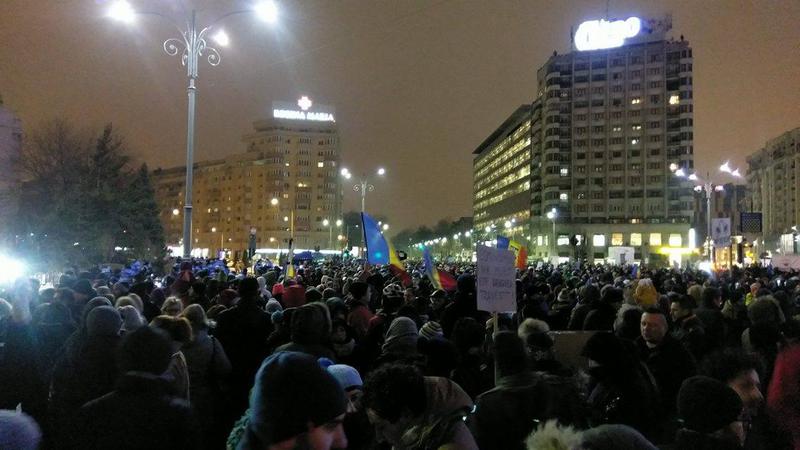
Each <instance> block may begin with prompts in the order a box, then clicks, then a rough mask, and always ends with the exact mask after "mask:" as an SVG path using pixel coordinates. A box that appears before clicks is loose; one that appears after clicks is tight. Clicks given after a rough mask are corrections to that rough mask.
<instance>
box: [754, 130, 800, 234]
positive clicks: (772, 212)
mask: <svg viewBox="0 0 800 450" xmlns="http://www.w3.org/2000/svg"><path fill="white" fill-rule="evenodd" d="M747 164H748V169H747V187H748V191H749V196H750V198H749V199H748V200H749V203H750V204H749V205H748V206H749V207H750V209H751V210H752V211H756V212H761V213H762V231H763V235H764V238H766V240H767V244H768V246H767V247H766V248H767V249H774V248H775V246H774V245H772V244H775V243H777V242H778V240H779V238H780V236H781V235H784V234H792V233H796V228H795V230H793V229H792V227H797V226H798V225H800V192H798V191H800V127H799V128H795V129H793V130H790V131H787V132H785V133H783V134H781V135H780V136H778V137H776V138H774V139H770V140H769V141H767V143H766V145H765V146H764V147H763V148H761V149H760V150H758V151H757V152H755V153H753V154H752V155H750V156H748V157H747Z"/></svg>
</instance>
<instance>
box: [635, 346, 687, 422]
mask: <svg viewBox="0 0 800 450" xmlns="http://www.w3.org/2000/svg"><path fill="white" fill-rule="evenodd" d="M635 343H636V348H637V349H638V351H639V355H640V357H641V359H642V361H644V363H645V364H646V365H647V368H648V369H649V370H650V373H652V374H653V378H655V380H656V383H657V385H658V389H659V391H660V394H661V404H662V406H663V407H664V410H665V412H666V413H667V414H668V415H670V414H674V412H675V402H676V401H677V399H678V391H679V390H680V388H681V384H682V383H683V380H685V379H687V378H689V377H691V376H693V375H695V374H696V373H697V366H696V363H695V360H694V358H693V357H692V355H691V354H690V353H689V351H688V350H686V348H684V347H683V345H681V343H680V342H678V341H677V340H676V339H675V338H673V337H672V336H670V335H669V334H667V335H666V336H664V340H663V341H662V342H661V344H660V345H659V346H658V347H655V348H649V347H648V346H647V344H646V343H645V341H644V339H642V337H641V336H640V337H638V338H637V339H636V341H635Z"/></svg>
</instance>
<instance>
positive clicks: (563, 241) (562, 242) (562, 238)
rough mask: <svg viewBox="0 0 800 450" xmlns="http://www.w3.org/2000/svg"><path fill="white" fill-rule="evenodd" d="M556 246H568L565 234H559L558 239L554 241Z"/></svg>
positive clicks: (567, 238)
mask: <svg viewBox="0 0 800 450" xmlns="http://www.w3.org/2000/svg"><path fill="white" fill-rule="evenodd" d="M556 244H558V245H569V236H567V235H566V234H559V235H558V239H557V240H556Z"/></svg>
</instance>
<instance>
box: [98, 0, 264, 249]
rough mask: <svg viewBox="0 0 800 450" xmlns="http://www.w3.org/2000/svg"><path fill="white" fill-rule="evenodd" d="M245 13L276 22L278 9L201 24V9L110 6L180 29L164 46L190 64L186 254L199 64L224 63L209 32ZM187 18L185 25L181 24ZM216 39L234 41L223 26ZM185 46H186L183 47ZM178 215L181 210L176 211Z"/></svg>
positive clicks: (131, 18) (128, 19)
mask: <svg viewBox="0 0 800 450" xmlns="http://www.w3.org/2000/svg"><path fill="white" fill-rule="evenodd" d="M244 13H255V14H256V16H257V17H258V18H260V19H261V20H263V21H265V22H274V21H275V20H276V18H277V16H278V10H277V7H276V6H275V4H274V3H272V2H270V1H264V2H261V3H258V4H257V5H255V6H254V7H253V8H251V9H244V10H235V11H231V12H228V13H226V14H223V15H221V16H219V17H217V18H216V19H214V20H213V21H211V24H210V25H208V26H206V27H202V28H201V27H199V26H198V24H197V11H195V10H192V11H191V13H190V14H189V17H187V18H185V21H184V20H180V21H176V20H175V19H174V18H173V17H170V16H169V15H166V14H162V13H159V12H155V11H136V10H135V9H134V8H133V7H132V6H131V4H130V3H128V2H127V1H126V0H118V1H116V2H114V3H113V4H112V5H111V7H110V8H109V9H108V16H109V17H111V18H112V19H114V20H118V21H120V22H123V23H127V24H132V23H133V22H135V20H136V16H137V15H149V16H156V17H159V18H161V19H165V20H167V21H168V22H170V23H171V24H172V25H173V26H175V28H177V29H178V33H179V34H180V38H169V39H167V40H166V41H164V43H163V45H162V47H163V48H164V51H165V52H166V53H167V55H170V56H176V55H178V54H179V53H180V55H181V64H182V65H183V66H184V67H186V76H187V78H188V79H189V82H188V86H187V88H186V93H187V96H188V99H189V102H188V111H187V112H188V114H187V116H188V118H187V126H186V187H185V191H186V192H185V193H184V197H185V200H184V203H183V210H184V215H183V256H184V257H185V258H188V257H190V256H191V253H192V178H193V175H194V174H193V168H194V125H195V124H194V121H195V120H194V119H195V96H196V94H197V87H196V85H195V83H196V81H197V68H198V63H199V61H200V59H202V58H205V59H206V60H207V61H208V63H209V64H210V65H212V66H217V65H219V63H220V60H221V56H220V54H219V51H218V50H217V49H216V48H214V47H212V46H211V45H209V43H208V40H207V36H208V33H210V32H211V31H212V30H217V28H218V27H217V24H218V23H219V22H220V21H222V20H223V19H225V18H227V17H230V16H233V15H237V14H244ZM181 22H185V26H182V25H180V23H181ZM212 39H213V40H214V42H215V43H216V44H217V45H219V46H222V47H224V46H226V45H228V44H229V43H230V39H229V38H228V35H227V34H226V33H225V32H224V31H223V30H221V29H219V30H218V31H217V32H216V34H214V35H213V36H212ZM181 49H182V50H181ZM176 215H177V214H176Z"/></svg>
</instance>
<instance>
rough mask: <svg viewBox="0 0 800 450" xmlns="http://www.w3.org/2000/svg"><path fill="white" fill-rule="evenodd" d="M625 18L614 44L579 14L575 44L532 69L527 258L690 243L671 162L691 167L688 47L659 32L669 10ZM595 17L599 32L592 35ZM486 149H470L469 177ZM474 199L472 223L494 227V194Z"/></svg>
mask: <svg viewBox="0 0 800 450" xmlns="http://www.w3.org/2000/svg"><path fill="white" fill-rule="evenodd" d="M624 22H625V23H626V24H631V25H632V24H635V25H636V27H635V30H633V27H632V26H631V27H628V28H627V29H626V32H629V34H628V35H626V36H625V38H624V39H623V38H620V39H619V40H618V41H616V42H610V40H609V39H608V37H609V34H608V33H609V31H608V30H606V29H604V28H603V27H604V26H606V25H607V24H608V22H605V21H603V22H602V23H601V22H600V21H593V22H587V23H584V24H582V25H581V27H579V28H578V32H576V34H575V36H576V40H575V48H576V50H574V51H572V52H571V53H567V54H564V55H559V54H557V53H554V54H553V56H551V57H550V58H549V59H548V60H547V62H546V63H545V64H544V65H543V66H542V67H541V68H540V69H539V70H538V72H537V80H538V92H537V93H536V99H535V101H534V102H533V106H532V107H531V108H530V113H531V116H530V118H529V120H530V122H531V127H530V129H531V134H532V135H531V142H532V144H531V146H530V156H529V157H530V162H531V165H530V178H529V180H526V183H529V194H528V195H529V196H530V233H529V235H528V237H529V243H530V245H531V250H532V251H531V255H532V256H534V257H548V256H549V257H553V256H555V255H558V256H560V257H573V256H576V255H579V256H586V257H588V258H590V259H592V258H594V259H600V258H605V257H607V255H608V247H611V246H626V247H633V248H634V249H635V252H636V259H647V258H648V255H650V254H653V253H662V254H669V255H671V257H672V259H673V260H680V257H679V255H680V254H682V253H686V251H687V250H686V249H685V246H686V244H687V242H688V231H689V227H690V225H689V224H690V221H691V218H692V214H693V213H692V206H693V193H692V185H691V183H688V182H686V181H684V180H681V179H678V178H676V177H674V176H672V172H671V171H670V166H671V165H674V166H673V167H683V168H685V169H687V170H688V169H692V168H693V165H694V162H693V153H694V148H693V86H692V64H693V57H692V49H691V48H690V47H689V43H688V42H687V41H685V40H684V39H683V37H681V38H680V39H679V40H673V39H668V38H667V32H668V31H669V29H670V27H671V23H670V20H669V19H667V20H665V21H661V22H658V21H644V20H639V19H635V18H630V19H628V20H626V21H624ZM586 24H590V25H591V26H590V27H589V31H585V29H584V28H583V27H584V26H585V25H586ZM604 24H605V25H604ZM592 27H594V29H600V30H601V31H602V32H601V33H599V35H596V36H593V35H592V33H593V31H592ZM612 28H613V27H612ZM610 29H611V28H610ZM614 29H617V30H619V29H622V28H619V27H617V28H613V29H611V30H612V31H613V30H614ZM581 30H584V31H583V32H582V31H581ZM634 31H635V33H634ZM587 42H588V43H589V45H587ZM598 47H602V48H598ZM587 48H589V50H582V49H587ZM498 131H500V130H498ZM496 133H497V132H495V134H496ZM501 153H502V152H500V153H498V156H497V158H503V157H504V156H501ZM485 159H486V158H483V159H481V158H479V157H478V158H476V159H475V161H476V162H475V167H476V175H477V166H478V164H479V163H480V164H482V165H489V164H491V162H490V161H485ZM479 181H480V180H479V178H478V177H477V176H476V178H475V183H478V182H479ZM475 190H476V192H477V191H478V189H477V188H476V189H475ZM477 200H478V199H477V196H476V203H475V206H476V207H475V214H476V222H477V221H478V220H479V219H478V217H477V214H479V213H480V212H481V211H487V212H488V214H485V215H484V216H483V217H481V218H480V220H481V223H487V225H485V226H491V225H492V224H494V225H495V228H499V227H502V225H501V224H500V222H501V221H502V220H503V219H504V218H505V217H504V216H501V215H500V214H497V215H494V214H492V213H493V212H494V211H495V210H494V209H493V208H492V206H493V201H492V200H493V198H491V197H490V200H489V202H488V204H481V205H480V206H481V208H480V209H479V208H478V207H477V206H478V202H477ZM504 211H505V210H501V209H498V210H497V212H498V213H499V212H504ZM553 222H555V227H553ZM553 229H555V231H553Z"/></svg>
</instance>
